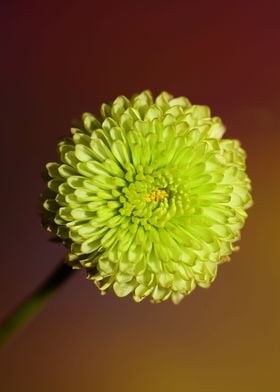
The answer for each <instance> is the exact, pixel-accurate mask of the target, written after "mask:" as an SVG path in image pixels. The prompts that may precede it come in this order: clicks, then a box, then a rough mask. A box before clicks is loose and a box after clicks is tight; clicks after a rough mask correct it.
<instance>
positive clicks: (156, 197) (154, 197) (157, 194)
mask: <svg viewBox="0 0 280 392" xmlns="http://www.w3.org/2000/svg"><path fill="white" fill-rule="evenodd" d="M168 196H169V195H168V193H167V192H166V190H164V189H157V190H156V191H153V192H150V193H148V194H147V195H146V196H145V201H147V202H151V201H161V200H164V199H166V198H167V197H168Z"/></svg>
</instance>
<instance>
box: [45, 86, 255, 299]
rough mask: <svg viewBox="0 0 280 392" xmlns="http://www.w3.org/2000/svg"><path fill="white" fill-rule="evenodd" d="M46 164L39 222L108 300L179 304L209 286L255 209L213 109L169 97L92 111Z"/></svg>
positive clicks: (235, 150)
mask: <svg viewBox="0 0 280 392" xmlns="http://www.w3.org/2000/svg"><path fill="white" fill-rule="evenodd" d="M71 131H72V134H73V136H72V137H69V138H65V139H63V140H62V141H61V142H60V143H59V145H58V148H59V152H60V160H61V163H49V164H47V171H48V190H47V191H46V192H45V193H44V195H43V199H44V201H43V214H42V217H43V223H44V225H45V226H46V227H47V228H48V229H49V230H51V231H53V232H54V233H55V234H56V236H57V237H59V238H60V239H61V241H62V242H64V244H65V245H66V246H67V247H68V249H69V255H68V262H69V263H70V264H71V265H72V266H73V267H74V268H85V269H86V271H87V274H88V277H89V279H91V280H92V281H93V282H94V283H95V284H96V285H97V286H98V287H99V289H100V290H101V292H103V293H105V292H106V291H108V290H109V289H111V288H112V289H113V290H114V292H115V293H116V295H117V296H120V297H123V296H126V295H128V294H132V296H133V298H134V299H135V300H136V301H141V300H142V299H144V298H145V297H148V296H149V297H150V298H151V300H152V301H153V302H160V301H163V300H166V299H168V298H171V299H172V301H173V302H174V303H178V302H179V301H180V300H181V299H182V298H183V297H184V296H185V295H187V294H189V293H190V292H191V291H192V290H193V289H194V288H195V286H196V285H199V286H201V287H209V285H210V284H211V282H212V281H213V280H214V278H215V276H216V273H217V267H218V265H219V264H220V263H222V262H224V261H226V260H229V255H230V254H231V253H232V251H233V250H235V249H236V247H235V246H234V243H235V242H236V241H237V240H238V239H239V238H240V229H241V228H242V226H243V225H244V222H245V219H246V216H247V214H246V212H245V210H246V209H247V208H248V207H250V206H251V204H252V199H251V195H250V180H249V178H248V177H247V175H246V172H245V169H246V167H245V152H244V150H243V149H242V148H241V147H240V144H239V142H238V141H237V140H230V139H222V135H223V134H224V132H225V128H224V126H223V124H222V122H221V120H220V118H218V117H211V114H210V110H209V108H208V107H207V106H199V105H192V104H191V103H190V102H189V101H188V100H187V99H186V98H184V97H179V98H173V97H172V96H171V95H169V94H168V93H166V92H163V93H161V94H160V95H159V96H158V97H157V98H156V99H155V100H153V97H152V95H151V93H150V92H149V91H144V92H142V93H141V94H139V95H135V96H133V97H132V98H131V99H130V100H129V99H127V98H126V97H124V96H119V97H117V98H116V99H115V101H114V102H113V103H112V104H103V105H102V106H101V115H100V117H99V118H96V117H94V116H93V115H92V114H90V113H84V114H83V115H82V120H81V122H80V123H79V124H78V125H77V127H75V128H72V129H71Z"/></svg>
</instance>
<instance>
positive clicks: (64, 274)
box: [0, 262, 73, 347]
mask: <svg viewBox="0 0 280 392" xmlns="http://www.w3.org/2000/svg"><path fill="white" fill-rule="evenodd" d="M72 273H73V269H72V268H71V267H69V266H68V265H67V264H66V263H65V262H63V263H61V264H60V265H59V266H58V267H57V268H56V269H55V270H54V271H53V273H52V274H51V275H50V276H49V277H48V278H47V279H46V280H45V281H44V282H43V283H42V285H41V286H39V287H38V288H37V289H36V290H35V291H34V292H33V294H31V295H30V296H29V297H27V298H26V299H25V300H24V301H23V302H22V303H21V304H20V305H19V306H18V307H17V308H15V309H14V310H13V311H12V312H11V313H10V314H8V316H7V317H6V318H5V319H4V320H3V321H2V322H1V323H0V347H1V346H3V345H4V344H5V343H6V342H7V341H8V340H9V339H10V338H11V337H12V336H13V335H14V334H15V333H16V331H17V330H19V329H20V328H22V327H24V326H25V325H26V324H27V323H28V322H29V321H31V320H32V319H33V318H34V317H35V316H36V315H37V314H38V313H39V312H40V311H41V310H42V308H43V307H44V305H45V304H46V303H47V302H48V300H49V299H50V298H51V297H52V295H53V294H54V293H55V292H56V289H57V288H58V287H60V286H61V285H62V283H63V282H65V281H66V280H67V278H68V277H69V276H71V275H72Z"/></svg>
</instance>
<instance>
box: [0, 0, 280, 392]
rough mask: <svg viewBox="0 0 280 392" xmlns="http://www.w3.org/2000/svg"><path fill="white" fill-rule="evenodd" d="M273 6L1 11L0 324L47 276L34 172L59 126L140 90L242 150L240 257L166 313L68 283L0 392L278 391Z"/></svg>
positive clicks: (122, 5)
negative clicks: (186, 107)
mask: <svg viewBox="0 0 280 392" xmlns="http://www.w3.org/2000/svg"><path fill="white" fill-rule="evenodd" d="M279 4H280V3H279V2H271V1H208V2H207V1H192V2H190V1H178V0H173V1H169V2H167V1H157V0H155V1H150V2H145V1H141V2H140V1H139V2H133V1H119V2H117V1H115V2H113V1H106V2H105V1H104V2H101V1H99V2H97V1H96V2H94V1H84V0H80V1H78V2H74V1H59V2H54V1H48V2H41V1H3V2H1V5H0V26H1V27H0V29H1V34H0V44H1V54H2V56H1V57H2V59H1V73H0V78H1V80H0V81H1V88H0V96H1V112H2V115H1V128H2V131H1V147H2V148H1V159H2V158H3V164H2V165H1V168H2V172H1V206H2V208H1V218H2V221H1V223H2V224H1V274H0V287H1V296H0V317H2V316H4V315H5V314H6V313H7V312H8V311H9V310H10V309H12V308H13V307H14V306H15V305H16V304H17V303H18V302H19V301H20V300H21V299H22V298H23V297H25V296H26V295H27V294H28V293H29V292H30V291H31V290H33V289H34V288H35V287H36V286H37V284H38V283H39V282H40V281H42V280H43V279H44V277H45V276H46V275H48V273H49V272H50V271H51V270H52V269H53V268H54V266H55V265H56V264H57V263H58V262H59V260H60V258H61V257H62V255H63V253H64V250H63V249H62V247H60V246H58V245H54V244H51V243H49V242H48V241H47V239H48V237H49V236H48V234H47V233H46V232H45V231H44V230H43V229H42V228H41V226H40V220H39V217H38V212H37V205H38V195H39V193H40V192H41V190H42V189H43V182H42V180H41V178H40V173H41V171H42V168H43V166H44V164H45V163H46V162H48V161H52V160H55V159H56V152H55V145H56V142H57V140H58V138H59V137H61V136H63V135H65V134H66V133H67V132H68V129H69V125H70V123H71V120H72V119H73V118H75V117H77V116H79V115H80V114H81V113H82V112H84V111H91V112H94V113H97V112H98V108H99V105H100V103H101V102H102V101H104V100H112V99H113V98H114V97H115V96H117V95H120V94H125V95H127V96H130V95H131V94H133V93H135V92H140V91H141V90H143V89H146V88H149V89H151V90H152V91H153V93H154V94H157V93H159V92H160V91H162V90H167V91H169V92H171V93H172V94H174V95H175V96H178V95H185V96H187V97H188V98H189V99H190V100H191V101H192V102H193V103H197V104H208V105H209V106H210V107H211V108H212V111H213V113H214V114H216V115H219V116H221V117H222V119H223V121H224V123H225V124H226V126H227V128H228V131H227V137H232V138H238V139H240V140H241V141H242V145H243V146H244V148H245V149H246V150H247V152H248V172H249V174H250V176H251V178H252V181H253V189H254V200H255V205H254V208H253V209H251V210H250V211H249V215H250V216H249V219H248V222H247V224H246V227H245V228H244V230H243V232H242V241H241V243H240V245H241V250H240V252H238V253H236V254H234V255H233V258H232V262H231V263H229V264H226V265H223V266H221V267H220V269H219V274H218V277H217V279H216V281H215V283H214V284H213V286H212V287H211V289H209V290H203V289H197V290H195V292H194V293H193V294H192V295H191V296H190V297H188V298H186V299H185V300H184V301H183V302H182V303H181V304H180V305H179V306H174V305H172V304H171V303H163V304H160V305H152V304H150V303H149V302H148V301H146V302H143V303H141V304H135V303H134V302H133V301H132V300H131V299H129V298H126V299H118V298H116V297H114V296H113V295H107V296H105V297H101V296H100V295H99V293H98V291H97V289H96V288H95V287H94V286H92V284H91V283H90V282H89V281H86V280H85V276H84V272H83V271H81V272H78V273H76V275H75V276H74V277H73V278H72V279H71V281H69V282H67V284H66V285H65V286H64V287H63V288H62V289H61V290H60V291H59V292H58V293H57V295H56V297H55V298H54V299H53V300H52V301H51V302H50V303H49V304H48V305H47V307H46V308H45V310H44V311H43V312H42V313H41V314H40V315H39V317H37V318H36V320H35V321H34V322H33V323H32V324H31V325H29V326H28V327H27V328H26V329H25V330H24V331H23V332H22V333H21V334H20V335H19V336H18V337H17V338H15V339H14V340H13V341H12V342H11V343H10V344H9V345H7V346H6V347H5V349H4V350H3V351H2V352H1V353H0V380H1V381H0V383H1V390H2V391H3V392H14V391H15V392H17V391H20V392H27V391H28V392H32V391H36V392H37V391H40V392H45V391H46V392H47V391H48V392H49V391H53V392H56V391H67V392H72V391H83V392H87V391H95V390H96V391H100V392H109V391H117V392H118V391H122V392H126V391H134V392H138V391H139V392H140V391H141V392H142V391H147V392H150V391H162V392H165V391H174V392H179V391H187V390H192V391H204V390H205V391H215V392H219V391H223V392H224V391H226V392H231V391H234V392H235V391H241V392H243V391H244V392H245V391H246V392H250V391H252V392H257V391H278V390H279V389H280V381H279V359H280V352H279V351H280V343H279V330H280V314H279V298H280V289H279V273H280V262H279V261H280V260H279V250H278V244H279V238H278V237H279V218H280V216H279V196H280V185H279V169H278V168H279V164H278V158H279V147H280V132H279V131H280V119H279V111H280V110H279V107H280V55H279V49H280V47H279V46H280V45H279V42H280V27H279V13H280V5H279Z"/></svg>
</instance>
